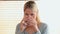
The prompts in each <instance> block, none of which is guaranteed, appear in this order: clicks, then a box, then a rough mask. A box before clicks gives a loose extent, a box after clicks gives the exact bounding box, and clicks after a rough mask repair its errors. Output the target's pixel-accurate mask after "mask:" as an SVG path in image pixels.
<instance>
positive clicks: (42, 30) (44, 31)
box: [15, 22, 48, 34]
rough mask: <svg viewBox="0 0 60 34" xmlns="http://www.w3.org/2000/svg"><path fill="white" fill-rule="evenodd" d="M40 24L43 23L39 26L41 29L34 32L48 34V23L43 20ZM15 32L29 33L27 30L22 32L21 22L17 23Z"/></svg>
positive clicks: (17, 33)
mask: <svg viewBox="0 0 60 34" xmlns="http://www.w3.org/2000/svg"><path fill="white" fill-rule="evenodd" d="M40 24H41V25H40V26H39V31H37V32H34V33H33V34H48V27H47V24H45V23H42V22H41V23H40ZM15 34H28V32H26V31H23V32H21V31H20V23H19V24H17V26H16V31H15Z"/></svg>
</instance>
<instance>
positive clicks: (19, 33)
mask: <svg viewBox="0 0 60 34" xmlns="http://www.w3.org/2000/svg"><path fill="white" fill-rule="evenodd" d="M15 34H24V33H23V32H21V31H20V23H19V24H17V26H16V31H15Z"/></svg>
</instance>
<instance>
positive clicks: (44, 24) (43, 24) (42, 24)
mask: <svg viewBox="0 0 60 34" xmlns="http://www.w3.org/2000/svg"><path fill="white" fill-rule="evenodd" d="M40 24H41V26H44V27H47V26H48V25H47V24H46V23H44V22H41V23H40Z"/></svg>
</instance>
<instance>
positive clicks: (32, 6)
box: [21, 1, 40, 25]
mask: <svg viewBox="0 0 60 34" xmlns="http://www.w3.org/2000/svg"><path fill="white" fill-rule="evenodd" d="M27 8H30V9H32V10H35V11H34V12H36V13H37V16H36V21H37V25H39V24H40V19H39V16H38V8H37V6H36V3H35V2H34V1H28V2H26V3H25V5H24V12H25V10H26V9H27ZM22 21H23V20H22ZM22 21H21V22H22Z"/></svg>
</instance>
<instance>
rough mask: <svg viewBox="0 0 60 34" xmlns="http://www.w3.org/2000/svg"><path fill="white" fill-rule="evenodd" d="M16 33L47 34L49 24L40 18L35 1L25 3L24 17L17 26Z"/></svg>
mask: <svg viewBox="0 0 60 34" xmlns="http://www.w3.org/2000/svg"><path fill="white" fill-rule="evenodd" d="M15 34H47V25H46V24H45V23H42V22H41V21H40V20H39V18H38V9H37V6H36V3H35V2H34V1H28V2H26V3H25V5H24V17H23V19H22V21H21V23H19V24H18V25H17V26H16V32H15Z"/></svg>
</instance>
